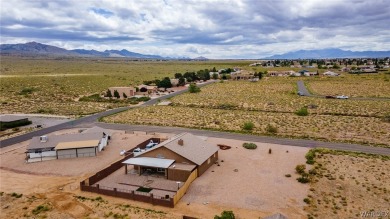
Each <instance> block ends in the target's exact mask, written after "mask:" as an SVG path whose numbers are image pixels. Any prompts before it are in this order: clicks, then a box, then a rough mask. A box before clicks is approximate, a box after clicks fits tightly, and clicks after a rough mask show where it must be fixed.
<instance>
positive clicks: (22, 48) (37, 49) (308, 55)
mask: <svg viewBox="0 0 390 219" xmlns="http://www.w3.org/2000/svg"><path fill="white" fill-rule="evenodd" d="M0 54H2V55H16V56H18V55H24V56H30V55H32V56H36V55H40V56H81V57H126V58H137V59H140V58H141V59H180V60H197V61H205V60H208V59H207V58H206V57H203V56H200V57H197V58H193V59H191V58H188V57H176V58H171V57H163V56H159V55H147V54H146V55H145V54H141V53H135V52H131V51H128V50H126V49H122V50H105V51H103V52H102V51H97V50H86V49H74V50H67V49H64V48H60V47H56V46H50V45H46V44H42V43H37V42H29V43H23V44H1V45H0ZM381 57H390V51H360V52H354V51H349V50H341V49H320V50H299V51H295V52H288V53H285V54H281V55H273V56H270V57H267V58H265V59H326V58H381Z"/></svg>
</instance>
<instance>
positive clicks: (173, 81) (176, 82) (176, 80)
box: [169, 78, 179, 87]
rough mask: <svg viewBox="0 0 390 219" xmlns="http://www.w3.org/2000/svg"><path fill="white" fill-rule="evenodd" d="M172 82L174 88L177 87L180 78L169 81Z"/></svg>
mask: <svg viewBox="0 0 390 219" xmlns="http://www.w3.org/2000/svg"><path fill="white" fill-rule="evenodd" d="M169 80H170V81H171V84H172V86H174V87H176V86H177V85H178V84H179V79H178V78H171V79H169Z"/></svg>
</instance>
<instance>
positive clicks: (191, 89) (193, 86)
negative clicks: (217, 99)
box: [188, 83, 200, 93]
mask: <svg viewBox="0 0 390 219" xmlns="http://www.w3.org/2000/svg"><path fill="white" fill-rule="evenodd" d="M188 91H189V92H190V93H198V92H200V88H199V87H198V86H197V85H196V84H195V83H191V84H190V86H189V87H188Z"/></svg>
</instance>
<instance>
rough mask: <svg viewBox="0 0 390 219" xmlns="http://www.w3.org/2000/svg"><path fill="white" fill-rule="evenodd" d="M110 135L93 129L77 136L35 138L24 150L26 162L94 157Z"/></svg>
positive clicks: (96, 128)
mask: <svg viewBox="0 0 390 219" xmlns="http://www.w3.org/2000/svg"><path fill="white" fill-rule="evenodd" d="M110 138H111V133H110V132H109V131H108V130H105V129H102V128H100V127H93V128H90V129H88V130H85V131H84V132H81V133H78V134H64V135H52V136H36V137H33V138H32V139H31V141H30V144H29V145H28V146H27V150H26V160H27V162H37V161H44V160H53V159H64V158H75V157H95V156H97V154H98V153H99V152H100V151H102V150H104V148H105V147H106V146H107V145H108V143H109V139H110Z"/></svg>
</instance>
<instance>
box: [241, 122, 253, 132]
mask: <svg viewBox="0 0 390 219" xmlns="http://www.w3.org/2000/svg"><path fill="white" fill-rule="evenodd" d="M254 127H255V124H253V122H245V123H244V125H243V127H242V129H243V130H245V131H252V130H253V128H254Z"/></svg>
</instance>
